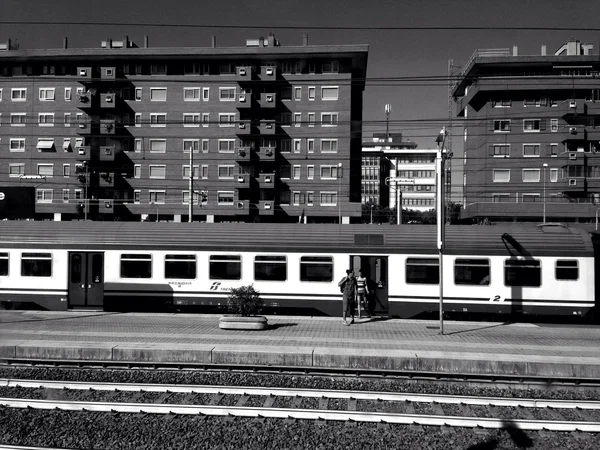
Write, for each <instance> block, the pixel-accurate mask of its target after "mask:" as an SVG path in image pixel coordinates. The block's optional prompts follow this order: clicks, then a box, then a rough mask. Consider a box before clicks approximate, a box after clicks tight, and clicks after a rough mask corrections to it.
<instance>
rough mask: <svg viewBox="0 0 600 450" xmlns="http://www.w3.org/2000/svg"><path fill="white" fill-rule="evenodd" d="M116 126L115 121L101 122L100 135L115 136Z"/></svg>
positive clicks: (106, 120) (103, 120)
mask: <svg viewBox="0 0 600 450" xmlns="http://www.w3.org/2000/svg"><path fill="white" fill-rule="evenodd" d="M115 128H116V124H115V121H114V120H113V119H110V120H109V119H102V120H100V134H115Z"/></svg>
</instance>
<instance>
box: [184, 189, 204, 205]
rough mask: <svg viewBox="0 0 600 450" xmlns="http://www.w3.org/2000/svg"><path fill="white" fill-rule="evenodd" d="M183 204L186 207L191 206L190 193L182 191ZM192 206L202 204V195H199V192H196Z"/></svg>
mask: <svg viewBox="0 0 600 450" xmlns="http://www.w3.org/2000/svg"><path fill="white" fill-rule="evenodd" d="M181 203H182V204H184V205H189V204H190V191H181ZM192 204H193V205H199V204H200V195H199V192H197V191H194V197H193V199H192ZM202 204H203V205H204V204H206V202H203V203H202Z"/></svg>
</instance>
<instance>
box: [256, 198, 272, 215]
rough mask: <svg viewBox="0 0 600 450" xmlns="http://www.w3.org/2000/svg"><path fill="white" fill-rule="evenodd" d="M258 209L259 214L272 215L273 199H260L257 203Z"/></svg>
mask: <svg viewBox="0 0 600 450" xmlns="http://www.w3.org/2000/svg"><path fill="white" fill-rule="evenodd" d="M258 211H259V214H260V215H261V216H272V215H274V214H275V202H274V201H273V200H261V201H260V202H259V203H258Z"/></svg>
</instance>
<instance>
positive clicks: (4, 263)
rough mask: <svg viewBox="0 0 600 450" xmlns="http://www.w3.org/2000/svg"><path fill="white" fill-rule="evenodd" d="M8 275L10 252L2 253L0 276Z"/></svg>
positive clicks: (0, 256) (0, 255)
mask: <svg viewBox="0 0 600 450" xmlns="http://www.w3.org/2000/svg"><path fill="white" fill-rule="evenodd" d="M7 276H8V253H6V252H5V253H0V277H7Z"/></svg>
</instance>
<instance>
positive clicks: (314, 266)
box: [300, 256, 333, 282]
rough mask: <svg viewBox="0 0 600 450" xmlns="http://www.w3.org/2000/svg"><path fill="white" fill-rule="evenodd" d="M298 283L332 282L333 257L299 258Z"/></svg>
mask: <svg viewBox="0 0 600 450" xmlns="http://www.w3.org/2000/svg"><path fill="white" fill-rule="evenodd" d="M300 281H323V282H330V281H333V257H331V256H302V257H301V258H300Z"/></svg>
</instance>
